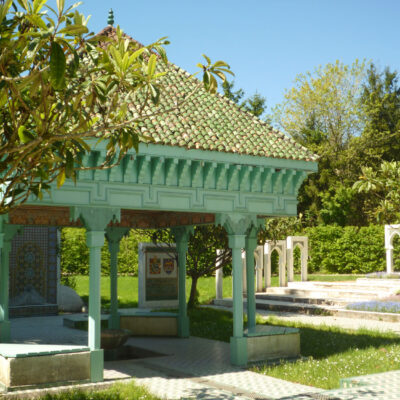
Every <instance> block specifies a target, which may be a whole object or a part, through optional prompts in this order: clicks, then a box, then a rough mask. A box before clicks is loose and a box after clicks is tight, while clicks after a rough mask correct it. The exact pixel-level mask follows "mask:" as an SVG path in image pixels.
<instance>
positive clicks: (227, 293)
mask: <svg viewBox="0 0 400 400" xmlns="http://www.w3.org/2000/svg"><path fill="white" fill-rule="evenodd" d="M360 276H363V275H321V274H318V275H317V274H315V275H311V274H310V275H309V280H310V281H345V280H355V279H357V278H359V277H360ZM76 278H77V279H76V291H77V292H78V294H79V295H80V296H81V297H82V299H83V301H85V303H87V302H88V296H89V277H88V276H84V275H79V276H77V277H76ZM295 280H296V281H299V280H300V275H295ZM190 282H191V280H190V278H187V279H186V293H187V295H188V296H189V290H190ZM278 284H279V279H278V277H277V276H273V277H272V286H278ZM197 289H198V291H199V295H200V296H199V302H200V304H210V303H211V301H212V299H214V298H215V278H214V277H204V278H200V279H199V281H198V284H197ZM109 293H110V278H109V277H108V276H102V277H101V304H102V307H103V308H109V306H110V294H109ZM223 295H224V297H232V277H231V276H226V277H224V280H223ZM118 300H119V306H120V307H121V308H129V307H137V306H138V278H137V277H135V276H120V277H119V278H118Z"/></svg>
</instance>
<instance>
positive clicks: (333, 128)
mask: <svg viewBox="0 0 400 400" xmlns="http://www.w3.org/2000/svg"><path fill="white" fill-rule="evenodd" d="M364 77H365V63H364V62H361V63H360V62H359V61H358V60H356V61H355V62H354V63H353V64H352V65H350V66H348V65H345V64H343V63H341V62H339V61H336V63H335V64H327V65H326V66H325V67H321V66H320V67H318V68H316V69H315V70H314V71H313V72H312V73H311V72H307V73H306V74H299V75H297V77H296V79H295V87H293V88H292V89H290V90H288V91H286V93H285V100H284V102H283V103H282V104H281V105H278V106H277V107H276V108H275V110H274V112H275V117H274V118H275V120H276V122H277V123H278V124H279V125H280V127H281V128H282V129H283V130H284V131H285V132H286V133H287V134H289V135H291V136H292V137H293V138H294V139H296V140H298V141H299V142H300V143H302V144H304V145H307V144H308V142H307V138H308V137H307V135H306V134H305V133H306V132H307V129H308V128H309V124H310V121H314V122H315V124H316V126H317V127H318V130H319V131H320V132H322V133H323V134H324V142H326V143H327V145H329V146H330V147H331V148H332V151H333V152H335V153H338V152H339V151H340V150H343V149H344V148H345V147H346V145H347V144H348V142H349V140H350V139H351V138H352V137H354V136H355V135H356V134H359V133H360V132H361V130H362V118H361V110H360V103H359V98H360V95H361V83H362V81H363V79H364Z"/></svg>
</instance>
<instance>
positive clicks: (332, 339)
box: [189, 308, 400, 389]
mask: <svg viewBox="0 0 400 400" xmlns="http://www.w3.org/2000/svg"><path fill="white" fill-rule="evenodd" d="M189 316H190V331H191V335H193V336H199V337H204V338H207V339H214V340H221V341H224V342H229V338H230V336H232V314H231V313H230V312H228V311H220V310H215V309H207V308H197V309H193V310H190V311H189ZM257 323H259V324H265V323H269V324H273V325H280V326H288V327H296V328H299V329H300V348H301V354H302V356H303V357H304V358H303V359H301V360H299V361H297V362H285V361H281V363H280V364H279V365H275V366H272V365H258V366H256V367H253V368H252V370H253V371H255V372H259V373H262V374H265V375H269V376H273V377H275V378H279V379H284V380H288V381H291V382H297V383H301V384H303V385H311V386H316V387H320V388H323V389H334V388H338V387H339V382H340V379H341V378H347V377H352V376H359V375H367V374H374V373H379V372H385V371H390V370H395V369H398V368H399V362H400V337H399V336H398V335H396V334H394V333H382V332H376V331H369V330H359V331H348V330H345V329H340V328H335V327H327V326H319V327H316V326H312V325H306V324H300V323H288V322H286V321H280V320H279V319H277V318H273V317H270V318H269V319H268V320H267V321H266V320H263V319H261V318H258V320H257Z"/></svg>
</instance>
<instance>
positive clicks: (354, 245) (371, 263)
mask: <svg viewBox="0 0 400 400" xmlns="http://www.w3.org/2000/svg"><path fill="white" fill-rule="evenodd" d="M303 234H304V235H307V236H308V238H309V256H310V259H309V262H308V270H309V272H322V273H338V274H344V273H346V274H350V273H353V274H360V273H361V274H363V273H370V272H376V271H383V270H385V269H386V261H385V237H384V228H383V226H380V225H370V226H366V227H361V228H359V227H355V226H346V227H341V226H336V225H326V226H317V227H312V228H307V229H306V230H305V232H303ZM399 254H400V249H399V246H397V245H396V246H395V254H394V258H395V260H396V262H395V268H399V267H400V259H399Z"/></svg>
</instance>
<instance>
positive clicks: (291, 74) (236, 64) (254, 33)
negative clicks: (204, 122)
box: [67, 0, 400, 111]
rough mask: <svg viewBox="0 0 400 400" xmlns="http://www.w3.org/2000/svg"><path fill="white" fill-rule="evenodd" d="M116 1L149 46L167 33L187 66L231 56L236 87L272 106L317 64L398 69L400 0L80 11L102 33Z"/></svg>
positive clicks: (176, 1) (169, 0)
mask: <svg viewBox="0 0 400 400" xmlns="http://www.w3.org/2000/svg"><path fill="white" fill-rule="evenodd" d="M67 3H68V1H67ZM69 4H72V1H70V2H69ZM110 7H112V8H113V10H114V15H115V25H117V24H119V25H120V26H121V28H122V29H123V30H124V31H125V32H126V33H128V34H129V35H130V36H132V37H134V38H135V39H137V40H138V41H140V42H142V43H143V44H148V43H150V42H152V41H154V40H156V39H157V38H159V37H162V36H168V37H169V39H170V40H171V44H170V45H169V46H167V52H168V57H169V59H170V60H171V61H172V62H174V63H175V64H177V65H179V66H180V67H182V68H184V69H186V70H188V71H189V72H195V70H196V68H195V65H196V63H197V62H199V61H201V59H202V57H201V54H202V53H205V54H207V55H208V56H209V57H211V59H212V60H214V61H216V60H217V59H222V60H224V61H226V62H228V63H229V64H230V66H231V68H232V70H233V71H234V72H235V75H236V76H235V87H236V88H243V89H244V90H245V92H246V95H248V96H249V95H251V94H253V93H255V92H256V91H257V92H258V93H260V94H261V95H263V96H265V97H266V98H267V104H268V111H269V110H270V108H271V107H272V106H273V105H274V104H276V103H279V102H281V101H282V98H283V94H284V91H285V89H287V88H290V87H292V86H293V80H294V78H295V76H296V75H297V74H299V73H303V72H306V71H310V70H313V69H314V68H315V67H317V66H318V65H325V64H327V63H329V62H335V61H336V60H340V61H342V62H344V63H347V64H350V63H352V62H353V61H354V60H355V59H356V58H358V59H367V60H373V61H374V62H375V63H376V64H377V65H378V66H380V67H381V68H383V67H385V66H387V65H388V66H390V67H391V69H395V70H397V69H399V63H400V54H399V52H400V46H399V39H400V35H399V31H400V24H399V22H398V18H399V15H400V1H399V0H245V1H243V0H241V1H239V0H202V1H201V2H200V1H193V0H163V1H161V0H153V1H143V0H141V1H139V0H129V1H127V0H124V1H123V0H114V1H110V2H105V1H98V0H97V1H95V0H84V3H83V5H81V6H80V7H79V9H80V10H81V12H83V13H84V14H85V15H88V14H91V15H92V18H91V20H90V23H89V27H90V28H91V29H92V30H93V31H95V32H97V31H99V30H100V29H102V28H104V27H105V26H106V25H107V15H108V10H109V9H110Z"/></svg>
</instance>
